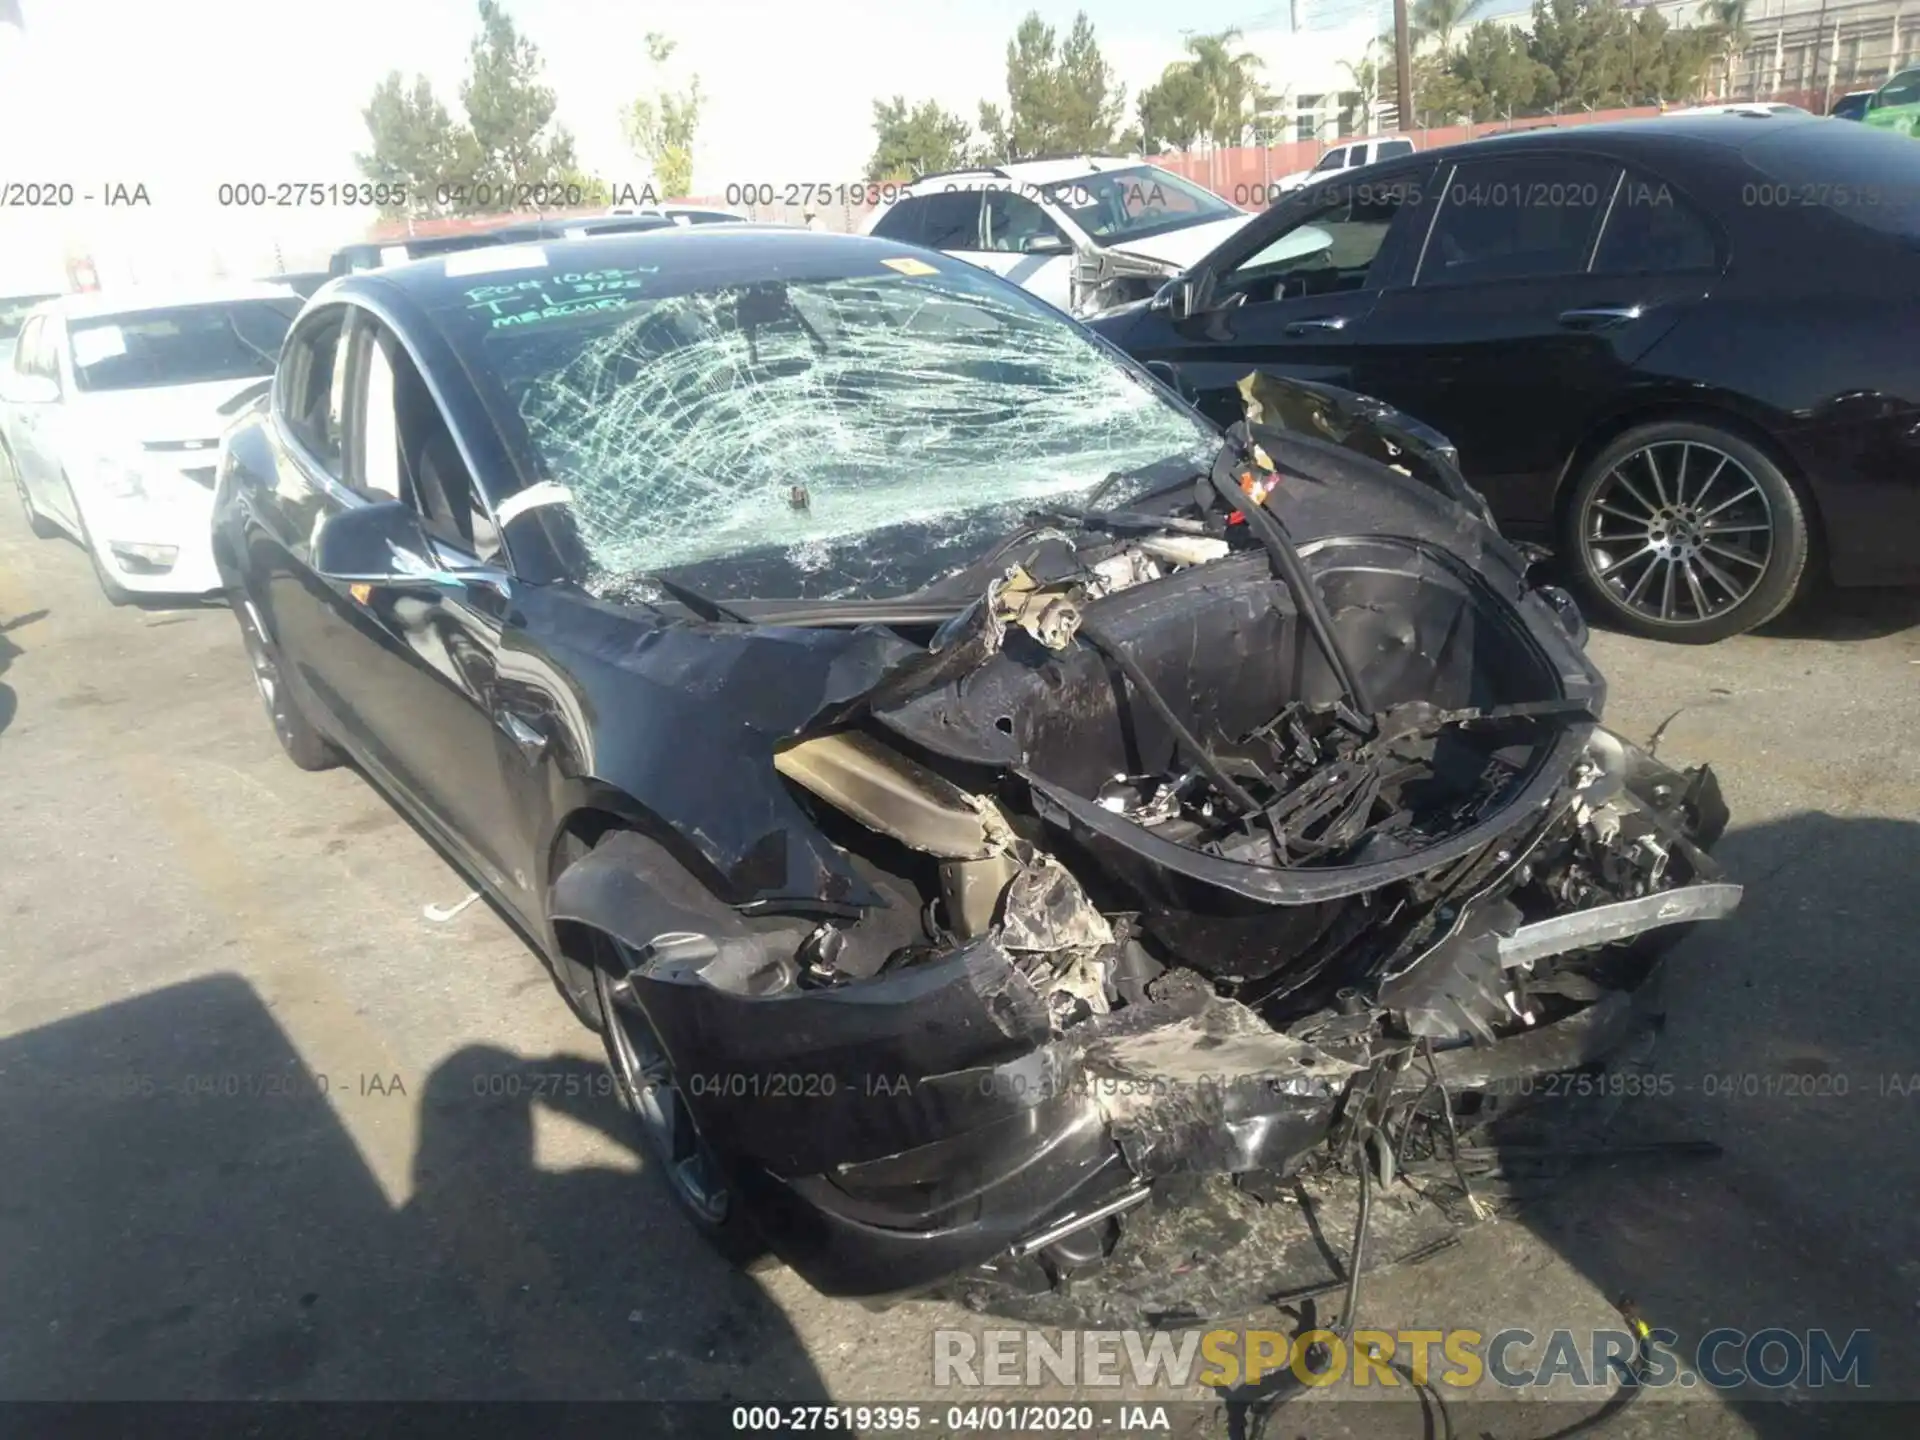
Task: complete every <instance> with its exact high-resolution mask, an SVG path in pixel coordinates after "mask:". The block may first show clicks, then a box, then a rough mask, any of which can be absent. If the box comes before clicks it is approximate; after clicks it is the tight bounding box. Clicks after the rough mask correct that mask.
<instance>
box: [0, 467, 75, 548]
mask: <svg viewBox="0 0 1920 1440" xmlns="http://www.w3.org/2000/svg"><path fill="white" fill-rule="evenodd" d="M0 465H4V466H6V467H7V472H8V473H9V474H10V475H12V476H13V488H14V490H15V491H16V492H17V493H18V494H19V496H20V509H21V510H22V511H23V512H25V514H26V517H27V528H28V529H29V530H31V531H32V532H33V534H34V538H35V539H38V540H51V539H53V537H54V536H56V535H58V534H59V533H60V527H59V526H58V525H56V524H54V523H53V521H51V520H49V519H48V518H47V517H46V516H44V515H42V514H41V513H40V509H39V507H38V506H36V505H35V504H34V503H33V496H32V495H31V494H29V493H28V491H27V478H26V476H24V475H22V474H21V473H20V467H19V465H18V464H16V463H15V462H14V458H13V456H12V455H10V454H8V453H7V449H6V447H5V446H3V445H0Z"/></svg>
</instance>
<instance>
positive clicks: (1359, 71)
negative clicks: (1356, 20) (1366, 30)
mask: <svg viewBox="0 0 1920 1440" xmlns="http://www.w3.org/2000/svg"><path fill="white" fill-rule="evenodd" d="M1373 45H1374V42H1373V41H1371V40H1369V41H1368V42H1367V48H1366V49H1365V50H1364V51H1362V52H1361V54H1360V58H1359V59H1358V60H1342V61H1341V62H1340V68H1341V69H1342V70H1344V71H1346V72H1347V75H1348V77H1349V78H1351V79H1352V81H1353V88H1354V89H1355V90H1356V91H1358V92H1359V94H1360V124H1361V133H1362V134H1366V133H1369V132H1370V131H1371V130H1372V128H1373V106H1374V102H1375V101H1376V100H1378V99H1379V98H1380V63H1379V62H1378V61H1377V60H1375V59H1374V58H1373Z"/></svg>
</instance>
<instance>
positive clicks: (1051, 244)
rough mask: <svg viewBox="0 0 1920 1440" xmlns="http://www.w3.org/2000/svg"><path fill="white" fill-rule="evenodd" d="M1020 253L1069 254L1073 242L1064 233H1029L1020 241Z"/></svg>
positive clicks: (1071, 250)
mask: <svg viewBox="0 0 1920 1440" xmlns="http://www.w3.org/2000/svg"><path fill="white" fill-rule="evenodd" d="M1020 253H1021V254H1022V255H1071V254H1072V253H1073V242H1072V241H1070V240H1069V239H1067V237H1066V236H1064V235H1046V234H1041V235H1029V236H1027V238H1026V239H1025V240H1022V241H1021V242H1020Z"/></svg>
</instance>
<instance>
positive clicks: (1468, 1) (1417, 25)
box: [1407, 0, 1744, 54]
mask: <svg viewBox="0 0 1920 1440" xmlns="http://www.w3.org/2000/svg"><path fill="white" fill-rule="evenodd" d="M1486 3H1487V0H1418V3H1417V4H1415V5H1414V7H1413V16H1412V20H1413V23H1412V24H1411V25H1409V26H1408V27H1407V29H1408V32H1409V35H1408V38H1409V39H1411V40H1413V41H1414V42H1415V43H1416V44H1418V43H1419V42H1420V41H1422V40H1428V39H1433V40H1438V41H1439V42H1440V52H1441V53H1442V54H1445V53H1446V52H1447V51H1449V50H1451V49H1452V48H1453V32H1454V31H1456V30H1458V29H1460V27H1461V26H1463V25H1465V24H1466V23H1467V21H1469V20H1470V19H1472V18H1473V12H1474V11H1476V10H1478V9H1479V8H1480V7H1481V6H1482V5H1484V4H1486ZM1742 3H1744V0H1742Z"/></svg>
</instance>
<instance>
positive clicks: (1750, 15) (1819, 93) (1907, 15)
mask: <svg viewBox="0 0 1920 1440" xmlns="http://www.w3.org/2000/svg"><path fill="white" fill-rule="evenodd" d="M1660 8H1661V9H1662V11H1671V10H1676V9H1677V10H1680V11H1684V10H1685V9H1686V8H1687V7H1686V5H1684V4H1682V5H1679V6H1674V5H1671V4H1663V5H1661V7H1660ZM1695 8H1696V9H1697V8H1698V7H1695ZM1668 18H1669V19H1673V18H1674V17H1673V16H1672V15H1671V14H1669V17H1668ZM1676 23H1678V22H1677V21H1676ZM1744 29H1745V32H1746V33H1745V36H1744V43H1741V44H1739V45H1738V46H1736V47H1735V48H1734V49H1733V50H1732V52H1731V53H1730V54H1729V55H1728V56H1727V57H1726V58H1725V59H1723V60H1721V61H1719V62H1716V64H1715V65H1714V67H1713V69H1711V70H1710V71H1709V72H1708V78H1709V81H1710V86H1709V89H1710V92H1711V93H1713V94H1716V95H1718V96H1720V97H1721V98H1724V99H1730V100H1759V99H1775V100H1785V101H1789V102H1790V103H1792V104H1795V105H1802V106H1805V107H1806V108H1807V109H1809V110H1812V111H1815V112H1816V113H1819V114H1825V113H1826V112H1827V111H1828V110H1829V109H1831V108H1832V106H1833V102H1834V101H1835V100H1838V99H1839V98H1840V97H1841V96H1842V95H1845V94H1848V93H1849V92H1851V91H1855V90H1872V89H1876V88H1878V87H1879V85H1880V84H1881V83H1882V82H1883V81H1885V80H1886V79H1888V77H1890V76H1891V75H1893V74H1894V73H1895V72H1896V71H1899V70H1904V69H1906V68H1907V67H1908V66H1911V65H1914V64H1916V63H1920V0H1846V3H1833V4H1821V3H1819V0H1749V4H1748V9H1747V16H1746V24H1745V26H1744Z"/></svg>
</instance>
